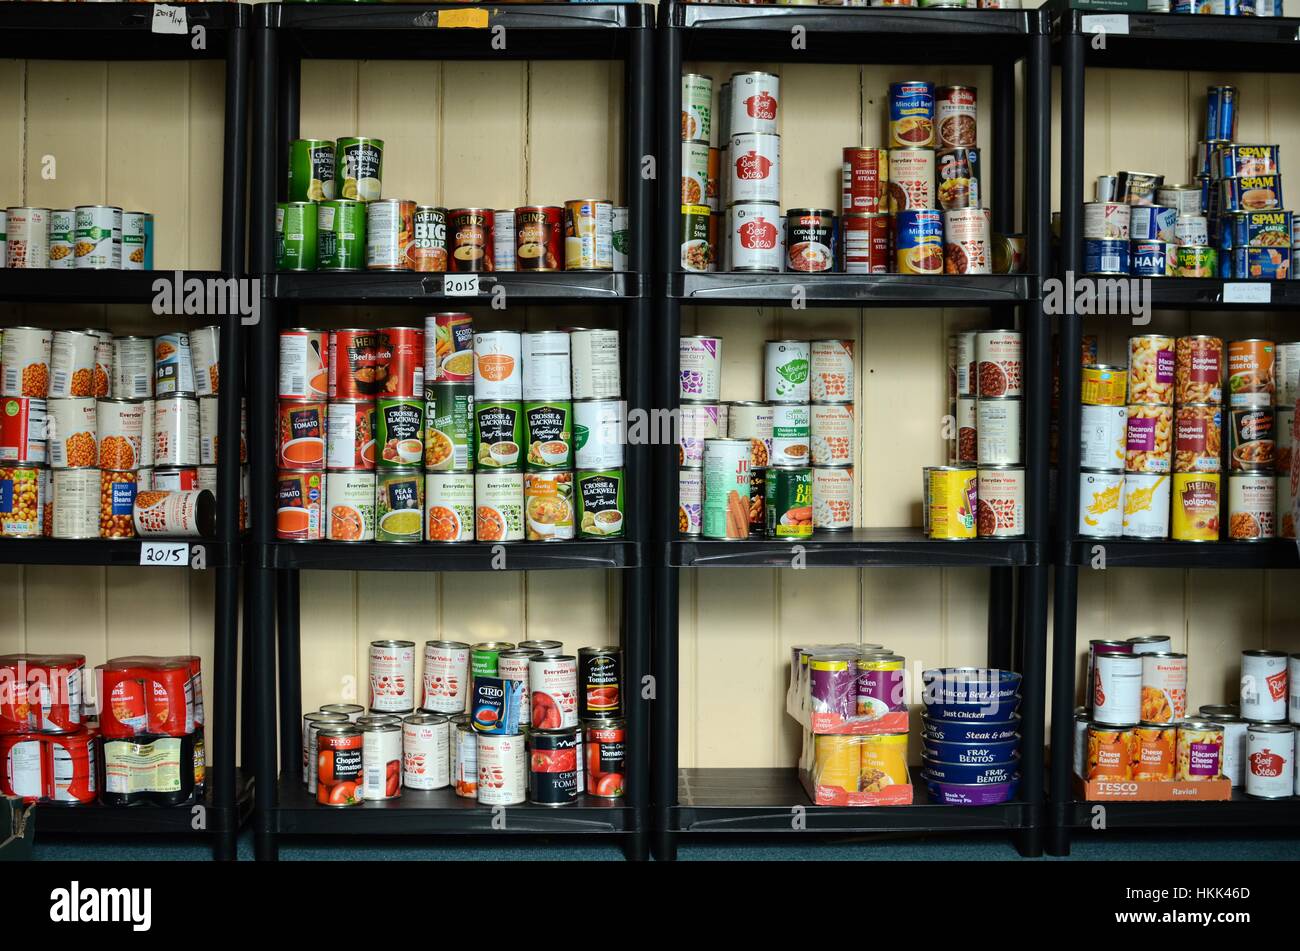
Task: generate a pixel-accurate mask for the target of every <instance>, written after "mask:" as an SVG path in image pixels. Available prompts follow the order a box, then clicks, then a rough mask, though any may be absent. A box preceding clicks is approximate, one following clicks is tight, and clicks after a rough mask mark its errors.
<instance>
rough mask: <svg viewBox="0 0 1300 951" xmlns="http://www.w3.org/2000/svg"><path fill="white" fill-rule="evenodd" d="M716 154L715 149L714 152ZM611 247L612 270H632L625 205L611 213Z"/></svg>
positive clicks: (629, 227) (629, 232)
mask: <svg viewBox="0 0 1300 951" xmlns="http://www.w3.org/2000/svg"><path fill="white" fill-rule="evenodd" d="M714 154H716V150H715V152H714ZM612 227H613V229H614V234H613V241H612V244H613V248H614V270H615V271H630V270H632V264H631V255H632V226H631V216H630V211H629V209H628V207H627V206H626V205H615V206H614V214H613V225H612ZM557 260H558V259H557Z"/></svg>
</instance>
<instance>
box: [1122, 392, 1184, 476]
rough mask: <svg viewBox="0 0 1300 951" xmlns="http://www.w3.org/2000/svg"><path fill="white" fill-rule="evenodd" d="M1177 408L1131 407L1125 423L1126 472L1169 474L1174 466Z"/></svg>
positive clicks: (1138, 404)
mask: <svg viewBox="0 0 1300 951" xmlns="http://www.w3.org/2000/svg"><path fill="white" fill-rule="evenodd" d="M1173 424H1174V408H1173V407H1172V406H1168V405H1162V404H1159V403H1130V404H1129V407H1128V415H1127V417H1126V419H1125V424H1124V425H1125V437H1124V438H1125V455H1124V468H1125V470H1127V471H1128V472H1169V471H1170V469H1171V468H1172V466H1173V445H1172V444H1173V439H1172V435H1173Z"/></svg>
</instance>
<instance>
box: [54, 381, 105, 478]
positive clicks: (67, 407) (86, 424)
mask: <svg viewBox="0 0 1300 951" xmlns="http://www.w3.org/2000/svg"><path fill="white" fill-rule="evenodd" d="M45 407H46V411H47V414H48V415H47V417H46V428H45V435H46V440H47V444H48V456H49V461H50V468H51V469H79V468H82V467H84V466H93V465H95V464H96V463H97V461H98V458H99V441H98V431H99V428H98V423H97V420H96V409H95V401H94V400H93V399H91V398H90V397H86V398H84V399H75V400H46V401H45Z"/></svg>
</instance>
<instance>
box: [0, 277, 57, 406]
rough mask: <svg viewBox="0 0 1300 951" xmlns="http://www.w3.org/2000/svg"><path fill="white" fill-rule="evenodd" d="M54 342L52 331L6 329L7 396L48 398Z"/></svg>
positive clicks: (2, 359) (0, 358)
mask: <svg viewBox="0 0 1300 951" xmlns="http://www.w3.org/2000/svg"><path fill="white" fill-rule="evenodd" d="M11 266H12V265H11ZM52 341H53V337H52V336H51V334H50V331H48V330H45V329H42V328H40V327H7V328H6V329H5V332H4V341H3V345H0V364H3V384H4V395H5V396H28V397H35V398H37V399H45V398H46V396H48V395H49V390H50V360H51V346H52Z"/></svg>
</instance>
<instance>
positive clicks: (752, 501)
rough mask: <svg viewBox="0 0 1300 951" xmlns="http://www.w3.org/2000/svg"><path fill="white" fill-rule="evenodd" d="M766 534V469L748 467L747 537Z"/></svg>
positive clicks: (758, 536) (760, 536)
mask: <svg viewBox="0 0 1300 951" xmlns="http://www.w3.org/2000/svg"><path fill="white" fill-rule="evenodd" d="M766 533H767V469H766V468H762V469H759V468H756V467H754V466H750V467H749V537H750V538H762V537H763V536H764V535H765V534H766Z"/></svg>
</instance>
